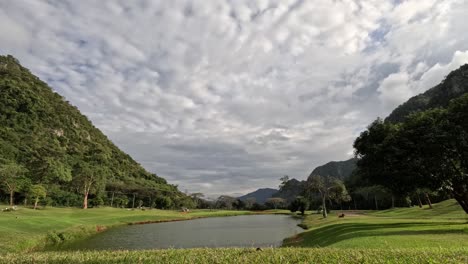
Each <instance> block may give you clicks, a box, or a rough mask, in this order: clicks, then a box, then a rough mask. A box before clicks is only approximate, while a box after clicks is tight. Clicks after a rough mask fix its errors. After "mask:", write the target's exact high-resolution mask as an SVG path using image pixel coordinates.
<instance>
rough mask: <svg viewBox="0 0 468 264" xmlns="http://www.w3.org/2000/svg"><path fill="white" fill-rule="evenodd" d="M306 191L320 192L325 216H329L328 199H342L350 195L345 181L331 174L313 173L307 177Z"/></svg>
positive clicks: (311, 193)
mask: <svg viewBox="0 0 468 264" xmlns="http://www.w3.org/2000/svg"><path fill="white" fill-rule="evenodd" d="M306 191H307V192H308V193H309V195H313V194H319V196H320V200H321V202H322V214H323V217H324V218H326V217H327V203H326V202H327V200H335V201H341V200H347V199H348V197H349V195H348V192H347V190H346V186H345V185H344V183H343V182H342V181H340V180H338V179H336V178H333V177H329V176H321V175H311V176H310V177H309V178H308V179H307V187H306Z"/></svg>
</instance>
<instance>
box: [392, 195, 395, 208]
mask: <svg viewBox="0 0 468 264" xmlns="http://www.w3.org/2000/svg"><path fill="white" fill-rule="evenodd" d="M392 208H395V196H393V194H392Z"/></svg>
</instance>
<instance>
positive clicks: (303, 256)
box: [0, 248, 468, 264]
mask: <svg viewBox="0 0 468 264" xmlns="http://www.w3.org/2000/svg"><path fill="white" fill-rule="evenodd" d="M467 256H468V249H466V248H465V249H462V248H459V249H430V250H426V249H413V250H408V249H403V250H382V249H381V250H358V249H333V248H320V249H300V248H276V249H272V248H268V249H263V250H262V251H256V250H255V249H251V248H230V249H167V250H150V251H83V252H80V251H77V252H47V253H44V252H36V253H31V254H24V255H18V254H7V255H3V256H0V263H12V264H15V263H49V264H54V263H96V264H97V263H190V264H192V263H210V264H211V263H249V264H250V263H251V264H255V263H262V264H263V263H282V264H283V263H467V262H468V257H467Z"/></svg>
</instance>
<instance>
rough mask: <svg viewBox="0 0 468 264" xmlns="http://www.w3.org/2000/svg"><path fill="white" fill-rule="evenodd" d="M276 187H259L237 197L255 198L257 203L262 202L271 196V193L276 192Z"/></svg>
mask: <svg viewBox="0 0 468 264" xmlns="http://www.w3.org/2000/svg"><path fill="white" fill-rule="evenodd" d="M277 192H278V190H277V189H273V188H261V189H258V190H256V191H254V192H251V193H248V194H246V195H243V196H241V197H239V199H240V200H242V201H245V200H247V199H249V198H255V201H256V202H257V203H259V204H264V203H265V202H266V200H267V199H268V198H271V197H272V196H273V194H275V193H277Z"/></svg>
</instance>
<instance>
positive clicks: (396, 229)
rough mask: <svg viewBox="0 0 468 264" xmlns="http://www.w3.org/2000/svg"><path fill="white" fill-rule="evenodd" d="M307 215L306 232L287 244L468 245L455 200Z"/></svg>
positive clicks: (467, 226)
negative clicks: (426, 205)
mask: <svg viewBox="0 0 468 264" xmlns="http://www.w3.org/2000/svg"><path fill="white" fill-rule="evenodd" d="M346 214H347V216H345V217H344V218H338V217H337V216H336V215H334V214H332V215H330V216H329V217H328V218H327V219H323V218H322V217H321V215H308V216H307V217H306V218H305V219H304V221H303V223H302V224H303V225H304V226H306V227H307V228H308V231H307V232H304V233H302V234H299V235H298V236H296V237H294V238H290V239H287V241H286V243H285V244H286V245H287V246H298V247H334V248H357V249H402V248H461V247H468V224H467V222H468V217H467V215H466V214H465V213H464V212H463V210H462V209H461V208H460V206H459V205H458V204H457V203H456V201H454V200H448V201H444V202H442V203H439V204H435V205H434V209H428V208H423V209H421V208H419V207H413V208H398V209H390V210H385V211H378V212H371V211H370V212H349V213H346Z"/></svg>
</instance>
